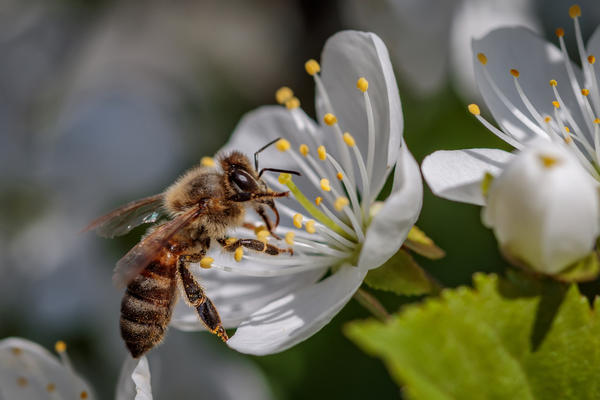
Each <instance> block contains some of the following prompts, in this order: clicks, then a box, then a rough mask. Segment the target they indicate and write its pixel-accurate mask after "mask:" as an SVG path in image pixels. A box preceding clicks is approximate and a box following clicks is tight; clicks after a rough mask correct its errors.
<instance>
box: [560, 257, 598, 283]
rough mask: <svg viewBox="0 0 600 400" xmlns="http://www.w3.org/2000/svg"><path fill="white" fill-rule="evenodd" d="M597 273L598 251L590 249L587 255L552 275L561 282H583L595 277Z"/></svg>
mask: <svg viewBox="0 0 600 400" xmlns="http://www.w3.org/2000/svg"><path fill="white" fill-rule="evenodd" d="M599 273H600V262H599V261H598V253H597V252H596V251H592V252H591V253H590V254H589V255H588V256H587V257H584V258H582V259H581V260H579V261H577V262H576V263H574V264H573V265H571V266H570V267H569V268H567V269H566V270H564V271H563V272H561V273H560V274H558V275H555V276H554V277H555V278H556V279H558V280H559V281H563V282H585V281H591V280H594V279H596V278H597V277H598V274H599Z"/></svg>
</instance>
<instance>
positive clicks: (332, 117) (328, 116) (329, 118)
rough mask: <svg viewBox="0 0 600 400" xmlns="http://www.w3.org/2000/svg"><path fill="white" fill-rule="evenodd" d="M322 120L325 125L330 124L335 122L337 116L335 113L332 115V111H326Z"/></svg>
mask: <svg viewBox="0 0 600 400" xmlns="http://www.w3.org/2000/svg"><path fill="white" fill-rule="evenodd" d="M323 121H325V123H326V124H327V125H329V126H331V125H334V124H335V123H336V122H337V117H336V116H335V115H333V114H332V113H327V114H325V116H324V117H323Z"/></svg>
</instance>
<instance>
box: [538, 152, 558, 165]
mask: <svg viewBox="0 0 600 400" xmlns="http://www.w3.org/2000/svg"><path fill="white" fill-rule="evenodd" d="M539 157H540V161H541V162H542V165H543V166H544V168H551V167H553V166H554V165H556V163H558V160H557V159H556V158H555V157H552V156H547V155H543V154H541V155H540V156H539Z"/></svg>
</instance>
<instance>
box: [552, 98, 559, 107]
mask: <svg viewBox="0 0 600 400" xmlns="http://www.w3.org/2000/svg"><path fill="white" fill-rule="evenodd" d="M552 105H553V106H554V108H560V103H559V102H558V101H556V100H554V101H553V102H552Z"/></svg>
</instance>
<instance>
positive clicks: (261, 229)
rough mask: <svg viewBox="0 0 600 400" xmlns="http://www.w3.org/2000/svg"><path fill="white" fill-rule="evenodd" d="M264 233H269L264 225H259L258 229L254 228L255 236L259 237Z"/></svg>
mask: <svg viewBox="0 0 600 400" xmlns="http://www.w3.org/2000/svg"><path fill="white" fill-rule="evenodd" d="M262 231H267V232H268V229H267V227H266V226H264V225H259V226H257V227H256V228H254V234H255V235H258V232H262Z"/></svg>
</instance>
